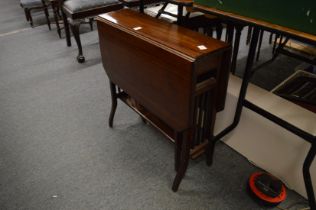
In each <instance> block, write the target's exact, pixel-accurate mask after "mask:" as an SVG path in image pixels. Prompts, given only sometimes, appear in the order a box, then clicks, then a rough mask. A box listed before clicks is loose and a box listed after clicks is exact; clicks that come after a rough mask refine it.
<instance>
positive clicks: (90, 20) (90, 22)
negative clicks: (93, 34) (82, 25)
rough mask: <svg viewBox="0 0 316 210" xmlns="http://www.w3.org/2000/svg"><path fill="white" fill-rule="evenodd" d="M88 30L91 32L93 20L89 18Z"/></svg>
mask: <svg viewBox="0 0 316 210" xmlns="http://www.w3.org/2000/svg"><path fill="white" fill-rule="evenodd" d="M89 25H90V30H91V31H93V18H89Z"/></svg>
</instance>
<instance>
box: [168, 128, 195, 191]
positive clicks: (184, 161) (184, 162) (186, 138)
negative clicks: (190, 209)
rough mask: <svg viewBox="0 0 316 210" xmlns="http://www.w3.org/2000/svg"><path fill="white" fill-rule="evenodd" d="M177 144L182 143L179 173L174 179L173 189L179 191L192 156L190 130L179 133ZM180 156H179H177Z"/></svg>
mask: <svg viewBox="0 0 316 210" xmlns="http://www.w3.org/2000/svg"><path fill="white" fill-rule="evenodd" d="M177 144H181V145H182V146H181V157H180V162H179V163H178V166H177V167H178V170H177V175H176V177H175V178H174V180H173V184H172V190H173V191H174V192H176V191H178V188H179V185H180V183H181V180H182V179H183V177H184V175H185V172H186V170H187V168H188V164H189V158H190V146H191V135H190V132H187V131H185V132H182V133H181V134H180V135H177ZM177 158H178V157H177Z"/></svg>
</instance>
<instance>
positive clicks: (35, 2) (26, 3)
mask: <svg viewBox="0 0 316 210" xmlns="http://www.w3.org/2000/svg"><path fill="white" fill-rule="evenodd" d="M20 4H21V6H22V7H23V8H30V7H36V6H39V7H40V6H43V3H42V0H20Z"/></svg>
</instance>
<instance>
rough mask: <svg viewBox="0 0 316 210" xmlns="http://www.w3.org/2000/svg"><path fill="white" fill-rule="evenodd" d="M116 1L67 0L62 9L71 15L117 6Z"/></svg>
mask: <svg viewBox="0 0 316 210" xmlns="http://www.w3.org/2000/svg"><path fill="white" fill-rule="evenodd" d="M118 2H119V1H118V0H68V1H65V3H64V7H63V8H64V9H65V10H68V11H69V12H71V13H77V12H82V11H87V10H93V9H97V8H100V7H107V6H110V5H113V4H117V3H118Z"/></svg>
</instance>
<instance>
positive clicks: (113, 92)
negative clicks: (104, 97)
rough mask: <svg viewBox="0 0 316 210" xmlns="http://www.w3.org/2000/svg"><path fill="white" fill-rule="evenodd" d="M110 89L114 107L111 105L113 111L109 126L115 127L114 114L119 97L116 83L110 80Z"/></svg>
mask: <svg viewBox="0 0 316 210" xmlns="http://www.w3.org/2000/svg"><path fill="white" fill-rule="evenodd" d="M110 90H111V98H112V107H111V113H110V117H109V126H110V127H111V128H113V119H114V114H115V111H116V107H117V97H116V85H115V84H114V83H113V82H111V81H110Z"/></svg>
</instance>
